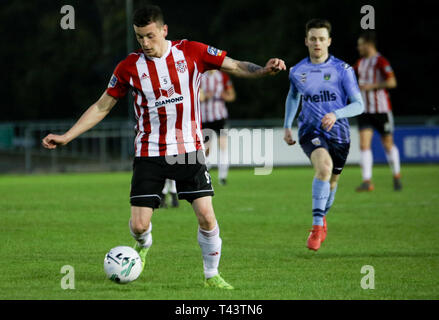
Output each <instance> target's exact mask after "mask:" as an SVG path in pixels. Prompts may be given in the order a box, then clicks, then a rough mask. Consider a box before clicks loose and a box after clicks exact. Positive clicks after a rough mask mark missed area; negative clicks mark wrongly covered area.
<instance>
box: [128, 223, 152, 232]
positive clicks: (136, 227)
mask: <svg viewBox="0 0 439 320" xmlns="http://www.w3.org/2000/svg"><path fill="white" fill-rule="evenodd" d="M148 228H149V223H147V222H145V221H142V220H131V230H132V231H133V232H134V233H136V234H142V233H145V232H146V231H147V230H148Z"/></svg>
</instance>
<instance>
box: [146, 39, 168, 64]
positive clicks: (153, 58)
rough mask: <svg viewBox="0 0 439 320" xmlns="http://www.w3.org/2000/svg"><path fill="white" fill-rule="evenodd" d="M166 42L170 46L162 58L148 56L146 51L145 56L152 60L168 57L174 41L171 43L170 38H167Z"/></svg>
mask: <svg viewBox="0 0 439 320" xmlns="http://www.w3.org/2000/svg"><path fill="white" fill-rule="evenodd" d="M166 43H167V45H168V48H167V49H166V51H165V53H164V54H163V55H162V56H161V57H160V58H157V57H150V56H147V55H146V54H145V53H144V55H145V57H146V58H148V59H149V60H152V61H159V60H162V59H166V58H167V57H168V55H169V53H170V52H171V46H172V43H171V41H170V40H166Z"/></svg>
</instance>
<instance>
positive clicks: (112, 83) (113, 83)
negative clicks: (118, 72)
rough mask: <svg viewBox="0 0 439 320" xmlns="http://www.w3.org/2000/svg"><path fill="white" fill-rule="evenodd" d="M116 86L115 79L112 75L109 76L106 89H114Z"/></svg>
mask: <svg viewBox="0 0 439 320" xmlns="http://www.w3.org/2000/svg"><path fill="white" fill-rule="evenodd" d="M116 84H117V77H116V76H115V75H114V74H113V75H112V76H111V79H110V82H109V83H108V88H114V87H115V86H116Z"/></svg>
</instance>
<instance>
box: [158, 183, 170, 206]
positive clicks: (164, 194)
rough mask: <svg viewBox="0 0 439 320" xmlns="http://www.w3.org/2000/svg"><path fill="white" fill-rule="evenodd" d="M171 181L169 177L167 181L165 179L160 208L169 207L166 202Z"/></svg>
mask: <svg viewBox="0 0 439 320" xmlns="http://www.w3.org/2000/svg"><path fill="white" fill-rule="evenodd" d="M169 182H170V180H169V179H166V181H165V185H164V186H163V189H162V194H161V195H160V197H161V200H160V208H165V209H166V208H167V207H168V204H167V202H166V195H167V194H168V192H169V187H170V184H169Z"/></svg>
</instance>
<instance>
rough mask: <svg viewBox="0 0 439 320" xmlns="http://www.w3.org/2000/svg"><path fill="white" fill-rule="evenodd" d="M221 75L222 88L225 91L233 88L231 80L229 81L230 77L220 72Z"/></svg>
mask: <svg viewBox="0 0 439 320" xmlns="http://www.w3.org/2000/svg"><path fill="white" fill-rule="evenodd" d="M221 74H222V75H223V86H224V88H225V89H228V88H230V87H232V86H233V84H232V80H231V79H230V76H229V75H228V74H227V73H225V72H221Z"/></svg>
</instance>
